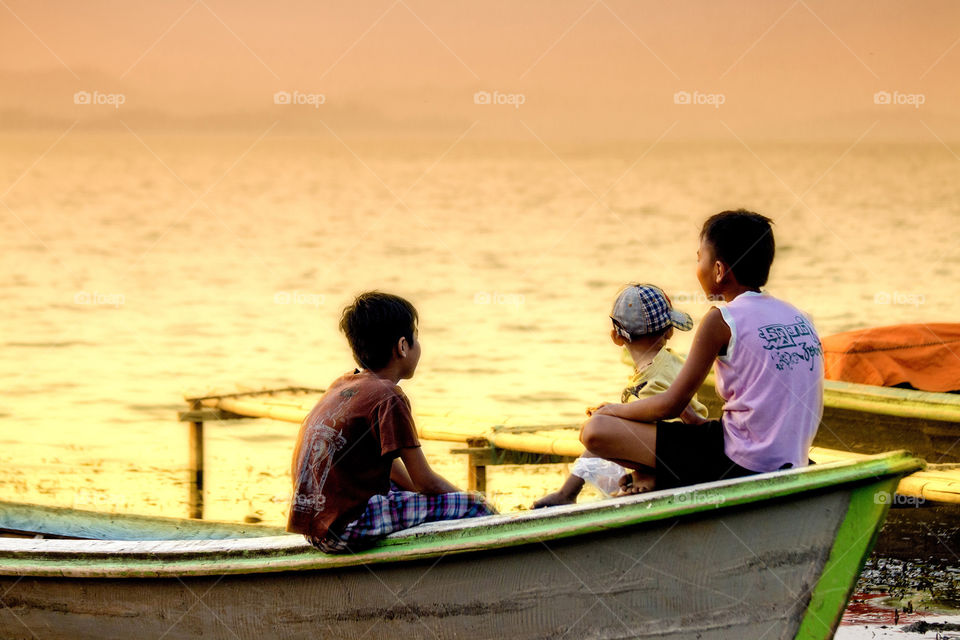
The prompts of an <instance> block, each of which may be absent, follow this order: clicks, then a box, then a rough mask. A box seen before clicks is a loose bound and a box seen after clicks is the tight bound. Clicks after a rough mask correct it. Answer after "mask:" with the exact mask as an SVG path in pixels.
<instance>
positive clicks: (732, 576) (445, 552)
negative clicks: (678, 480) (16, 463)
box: [0, 452, 922, 640]
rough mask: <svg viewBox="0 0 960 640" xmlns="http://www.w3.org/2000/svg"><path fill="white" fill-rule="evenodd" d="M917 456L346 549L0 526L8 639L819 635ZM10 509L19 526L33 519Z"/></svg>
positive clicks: (488, 520) (499, 519)
mask: <svg viewBox="0 0 960 640" xmlns="http://www.w3.org/2000/svg"><path fill="white" fill-rule="evenodd" d="M921 466H922V461H920V460H918V459H916V458H914V457H912V456H910V455H908V454H906V453H903V452H899V453H888V454H883V455H877V456H872V457H868V458H865V459H863V460H858V461H840V462H834V463H828V464H823V465H815V466H812V467H808V468H804V469H797V470H790V471H783V472H777V473H771V474H763V475H759V476H754V477H751V478H743V479H738V480H728V481H723V482H716V483H710V484H704V485H698V486H695V487H689V488H685V489H679V490H674V491H662V492H655V493H650V494H644V495H640V496H632V497H627V498H618V499H613V500H608V501H603V502H600V503H593V504H585V505H572V506H569V507H555V508H551V509H544V510H537V511H530V512H520V513H512V514H504V515H498V516H488V517H485V518H477V519H473V520H465V521H457V522H446V523H434V524H430V525H424V526H421V527H416V528H414V529H410V530H408V531H405V532H401V533H399V534H395V535H393V536H390V537H388V538H387V539H386V540H384V541H383V542H382V543H381V544H379V545H377V546H376V547H374V548H372V549H369V550H367V551H365V552H362V553H359V554H356V555H344V556H328V555H324V554H322V553H320V552H318V551H316V550H314V549H313V548H312V547H310V546H308V545H307V544H305V543H304V541H303V539H302V537H300V536H291V535H282V536H268V537H253V538H229V539H222V540H182V539H165V540H133V541H122V540H69V539H67V540H64V539H40V540H32V539H24V538H0V601H2V604H3V606H2V607H0V636H2V637H4V638H31V637H43V638H71V639H75V638H126V637H133V636H136V637H152V638H159V637H162V638H169V639H171V640H172V639H174V638H194V637H199V636H202V637H205V638H261V637H275V638H358V639H359V638H391V639H393V638H401V637H402V638H411V639H415V638H429V639H447V638H464V637H471V638H492V637H498V638H499V637H509V638H511V640H522V639H526V638H548V637H549V638H554V637H561V636H563V635H567V634H569V635H570V637H584V638H654V637H656V638H691V637H697V638H704V639H706V638H718V639H719V638H761V637H777V638H831V637H832V636H833V633H834V631H835V629H836V626H837V624H838V622H839V620H840V616H841V613H842V611H843V609H844V606H845V604H846V601H847V599H848V597H849V595H850V593H851V590H852V588H853V585H854V583H855V580H856V578H857V575H858V573H859V571H860V569H861V567H862V564H863V562H864V560H865V559H866V557H867V554H868V553H869V551H870V548H871V545H872V544H873V541H874V539H875V538H876V535H877V531H878V530H879V527H880V524H881V523H882V521H883V518H884V516H885V514H886V512H887V509H888V508H889V505H890V500H889V498H890V496H891V495H892V493H893V491H894V490H895V488H896V486H897V483H898V482H899V481H900V478H901V477H902V476H904V475H906V474H910V473H913V472H914V471H916V470H918V469H919V468H921ZM0 506H2V505H0ZM4 512H5V511H4V510H2V509H0V514H2V513H4ZM61 515H63V514H53V515H51V514H50V513H46V514H45V515H44V516H43V518H41V519H42V520H43V522H44V523H45V524H42V527H43V528H45V529H51V528H55V527H59V526H62V524H63V523H62V522H61V523H60V524H57V522H58V517H59V516H61ZM10 520H11V521H10V522H9V523H7V524H8V525H14V524H15V526H7V528H9V529H16V530H18V531H20V532H21V533H25V532H29V530H30V528H31V525H30V523H29V514H28V513H26V512H20V513H19V515H18V516H16V517H11V518H10ZM141 524H142V525H144V526H145V528H146V529H149V531H148V532H147V533H146V534H145V535H148V536H150V537H165V536H171V537H175V538H181V537H183V536H184V535H185V532H186V531H187V530H189V529H190V527H191V525H190V524H189V523H185V522H181V523H180V524H173V523H168V524H167V525H166V526H160V525H158V524H157V523H153V524H149V526H147V523H141ZM0 526H4V523H3V520H2V515H0ZM98 526H112V527H121V528H124V525H122V523H121V524H118V523H113V524H110V523H106V522H101V523H100V524H99V525H98ZM37 528H40V527H39V526H38V527H37ZM96 528H97V527H93V526H88V527H86V528H85V531H87V532H88V533H90V532H91V531H93V530H95V529H96ZM136 529H137V527H136V526H127V527H125V530H126V531H128V532H133V534H132V535H135V532H136Z"/></svg>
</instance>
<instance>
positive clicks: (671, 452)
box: [580, 209, 823, 489]
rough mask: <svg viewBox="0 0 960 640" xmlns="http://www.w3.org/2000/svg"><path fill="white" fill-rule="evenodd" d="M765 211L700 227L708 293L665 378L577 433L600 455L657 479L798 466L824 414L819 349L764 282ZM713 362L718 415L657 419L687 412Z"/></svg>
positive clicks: (806, 322) (803, 319)
mask: <svg viewBox="0 0 960 640" xmlns="http://www.w3.org/2000/svg"><path fill="white" fill-rule="evenodd" d="M774 249H775V245H774V240H773V230H772V228H771V221H770V219H769V218H766V217H765V216H762V215H759V214H756V213H752V212H750V211H745V210H743V209H740V210H737V211H724V212H722V213H718V214H716V215H714V216H711V217H710V218H709V219H708V220H707V221H706V222H705V223H704V225H703V228H702V230H701V231H700V248H699V250H698V251H697V279H698V280H699V281H700V286H701V287H702V288H703V291H704V293H706V294H707V296H709V297H710V298H711V299H716V297H717V296H720V297H722V298H723V300H724V301H725V302H726V305H724V306H723V307H720V308H717V307H714V308H711V309H710V310H709V311H708V312H707V314H706V315H705V316H704V318H703V320H702V321H701V323H700V328H699V329H698V330H697V334H696V336H695V337H694V339H693V345H692V347H691V349H690V354H689V356H687V361H686V363H685V364H684V365H683V368H682V369H681V371H680V374H679V375H678V376H677V378H676V380H674V382H673V384H671V385H670V388H669V389H667V390H666V391H664V392H663V393H660V394H657V395H655V396H650V397H648V398H642V399H640V400H637V401H636V402H631V403H629V404H608V405H603V406H601V407H599V408H597V409H596V410H595V411H594V412H593V416H592V417H591V418H590V419H589V420H588V421H587V422H586V424H584V427H583V431H582V432H581V435H580V439H581V441H582V442H583V444H584V446H585V447H586V448H587V450H588V451H590V452H591V453H593V454H594V455H598V456H601V457H603V458H606V459H609V460H614V461H624V463H626V464H634V465H636V464H642V465H645V466H648V467H653V468H654V469H655V471H656V485H657V488H658V489H665V488H669V487H676V486H684V485H689V484H696V483H700V482H710V481H713V480H720V479H723V478H733V477H739V476H745V475H750V474H754V473H762V472H767V471H776V470H779V469H789V468H792V467H802V466H805V465H807V463H808V455H809V451H810V445H811V443H812V442H813V438H814V435H815V434H816V432H817V427H818V426H819V424H820V418H821V416H822V414H823V355H822V350H821V347H820V340H819V338H818V337H817V333H816V331H815V330H814V328H813V323H812V322H811V321H810V319H809V318H808V317H807V316H806V315H805V314H804V313H803V312H802V311H800V310H799V309H797V308H796V307H794V306H792V305H790V304H788V303H786V302H783V301H782V300H778V299H777V298H774V297H773V296H771V295H769V294H768V293H764V292H761V291H760V287H762V286H764V285H765V284H766V282H767V277H768V275H769V273H770V265H771V264H772V263H773V255H774ZM714 363H716V379H717V393H718V394H719V395H720V397H721V398H723V400H724V405H723V416H722V419H721V420H714V421H710V422H704V423H703V424H698V425H693V424H690V425H686V424H682V423H678V422H663V420H666V419H669V418H675V417H677V416H679V415H681V413H682V412H683V410H684V409H685V407H686V406H687V404H688V403H689V402H690V400H691V398H693V395H694V393H695V392H696V391H697V390H698V389H699V388H700V385H701V384H703V381H704V379H705V378H706V377H707V373H709V371H710V367H712V366H714Z"/></svg>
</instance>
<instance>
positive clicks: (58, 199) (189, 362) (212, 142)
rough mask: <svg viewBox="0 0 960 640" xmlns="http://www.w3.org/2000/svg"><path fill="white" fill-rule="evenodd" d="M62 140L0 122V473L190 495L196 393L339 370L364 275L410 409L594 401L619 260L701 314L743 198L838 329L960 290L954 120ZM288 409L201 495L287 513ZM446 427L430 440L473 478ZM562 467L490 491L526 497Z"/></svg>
mask: <svg viewBox="0 0 960 640" xmlns="http://www.w3.org/2000/svg"><path fill="white" fill-rule="evenodd" d="M56 138H57V136H56V135H53V134H51V135H43V134H35V135H31V136H25V135H24V136H9V135H8V136H5V137H4V138H3V140H2V144H0V189H4V190H6V193H5V195H3V196H2V200H3V201H4V202H5V203H6V204H7V205H8V207H9V208H5V207H2V206H0V228H2V235H0V238H2V242H3V251H2V252H0V261H2V263H3V272H4V274H5V277H4V278H3V279H2V282H0V287H2V290H3V298H4V301H5V303H6V304H5V311H4V313H3V314H2V316H0V328H2V339H3V344H4V354H5V357H4V358H3V360H2V363H0V385H2V387H3V388H4V389H5V393H4V395H3V404H2V406H0V417H2V422H0V424H2V425H3V426H2V430H0V468H2V469H3V471H0V499H14V500H24V501H36V502H43V503H48V504H64V505H71V504H73V505H77V506H84V507H88V508H89V507H92V508H99V509H104V510H128V511H135V512H141V513H165V514H168V515H185V513H186V506H185V504H184V501H183V500H184V497H185V495H186V489H185V486H184V484H183V481H184V479H185V475H184V465H185V463H186V454H187V449H186V428H185V427H184V426H183V425H181V424H179V423H177V422H176V420H175V411H176V410H177V409H180V408H183V407H182V404H183V403H182V397H183V393H184V392H186V391H212V390H214V389H234V388H235V387H236V385H237V384H240V385H246V386H250V387H260V386H268V385H286V384H302V385H311V386H324V385H326V384H327V383H328V382H329V381H330V380H331V379H333V378H334V377H336V376H337V375H339V374H340V373H342V372H343V371H345V370H347V369H348V368H350V367H351V366H352V361H351V359H350V355H349V352H348V350H347V348H346V346H345V344H344V341H343V339H342V337H341V336H340V335H339V334H338V332H337V329H336V325H337V320H338V317H339V312H340V310H341V309H342V307H343V306H344V305H345V304H346V303H348V302H349V301H350V299H351V297H352V295H354V294H355V293H357V292H359V291H361V290H365V289H369V288H382V289H384V290H388V291H392V292H396V293H400V294H402V295H405V296H407V297H409V298H410V299H411V300H412V301H413V302H414V303H415V304H416V305H417V307H418V308H419V310H420V313H421V329H420V333H421V336H422V340H423V345H424V352H423V358H422V360H421V365H420V369H419V370H418V372H417V376H416V377H415V378H414V379H413V380H411V381H408V382H407V383H405V388H406V390H407V391H408V393H409V395H410V396H411V398H412V400H413V402H414V405H415V408H416V409H420V410H454V411H457V412H459V413H462V414H464V415H474V414H484V415H486V414H490V415H523V416H527V417H529V418H530V419H531V421H543V422H557V421H561V420H573V419H579V417H580V416H582V411H583V407H584V406H586V405H587V404H589V403H594V402H596V401H598V400H603V399H614V398H615V397H616V396H617V395H618V394H619V388H620V387H621V386H622V383H623V381H624V379H625V376H626V374H627V371H625V369H624V366H623V365H622V364H620V363H619V359H618V356H619V354H618V353H617V350H616V349H615V348H614V347H613V346H612V344H611V343H610V341H609V337H608V335H607V334H608V329H609V321H608V320H607V313H608V310H609V306H610V304H611V302H612V299H613V296H614V295H615V293H616V291H617V288H618V286H619V285H620V284H621V283H624V282H627V281H631V280H641V281H651V282H655V283H658V284H660V285H661V286H663V287H664V288H665V289H666V290H667V291H668V292H670V293H672V294H673V296H674V298H675V300H676V302H677V306H679V307H680V308H683V309H686V310H688V311H689V312H691V313H692V314H693V315H694V317H695V319H699V317H700V316H702V315H703V313H704V312H705V311H706V309H707V308H708V307H707V305H706V304H705V303H704V302H703V301H702V299H701V298H700V297H699V295H698V294H699V287H698V285H697V281H696V278H695V276H694V265H695V251H696V246H697V231H698V227H699V224H700V222H701V221H702V220H703V218H704V217H706V216H707V215H709V214H711V213H713V212H715V211H718V210H720V209H722V208H727V207H735V206H741V205H743V206H749V207H753V208H756V209H757V210H760V211H762V212H765V213H767V214H769V215H771V216H772V217H774V218H775V220H776V234H777V241H778V245H779V246H778V257H777V260H776V263H775V266H774V270H773V275H772V279H771V283H770V287H769V289H770V291H771V292H773V293H774V294H775V295H779V296H782V297H785V298H787V299H789V300H791V301H793V302H794V303H796V304H797V305H799V306H801V307H803V308H805V309H807V310H808V311H809V312H810V313H811V314H812V315H813V317H814V319H815V321H816V323H817V325H818V327H819V329H820V331H821V333H823V334H829V333H833V332H837V331H843V330H848V329H854V328H859V327H865V326H870V325H878V324H894V323H901V322H923V321H926V322H932V321H950V320H956V319H957V318H958V316H960V300H958V297H957V295H956V292H957V288H956V277H957V274H958V272H960V270H958V264H960V253H958V249H957V245H956V242H955V239H956V233H955V232H954V225H955V223H956V222H957V221H958V220H960V182H958V181H957V180H956V176H957V170H958V168H960V161H958V160H957V158H956V157H954V156H953V155H951V153H950V152H949V151H948V150H946V149H945V148H943V147H942V146H939V145H931V146H871V145H867V144H862V145H860V146H857V147H855V148H853V149H852V150H848V149H847V147H846V145H836V146H800V145H795V146H782V145H781V146H776V145H757V146H753V147H751V148H750V149H748V148H745V147H744V146H742V145H740V144H735V145H728V146H723V145H693V144H686V145H677V144H673V145H671V144H661V145H659V146H657V147H655V148H653V149H652V150H649V152H648V153H647V154H646V155H643V154H644V152H645V151H648V149H647V147H645V146H643V147H623V148H598V149H582V148H579V149H578V148H553V149H548V148H546V147H544V146H542V145H539V144H536V143H534V144H532V145H527V146H522V145H513V146H508V145H480V144H476V143H473V142H471V140H470V139H469V138H467V139H466V140H464V141H462V142H461V143H460V144H458V145H455V146H454V147H452V148H451V147H450V141H443V142H424V141H411V142H409V143H404V144H400V143H397V144H392V145H387V144H379V145H374V144H371V143H365V142H363V141H355V140H347V141H345V142H344V143H341V142H340V141H338V140H336V139H333V138H317V139H285V138H274V137H270V136H267V137H266V138H264V139H262V140H260V141H259V142H258V141H256V140H255V139H254V138H253V137H250V138H242V137H214V136H211V137H190V138H186V137H181V138H176V137H169V136H167V137H158V136H142V137H141V138H140V139H138V138H137V137H135V136H134V135H132V134H130V133H128V132H123V133H116V134H90V133H81V132H76V131H75V132H71V133H70V134H69V135H67V136H66V137H65V138H64V139H63V140H61V141H59V142H58V143H56V144H54V143H55V142H56ZM51 145H54V146H53V147H52V148H50V147H51ZM347 145H348V146H347ZM45 152H46V153H45ZM641 156H642V157H641ZM8 185H10V188H9V189H7V186H8ZM0 193H2V192H0ZM688 340H689V336H681V337H680V338H679V339H678V340H677V343H676V346H677V347H678V348H679V349H681V350H685V349H686V346H687V344H688ZM295 432H296V430H295V428H294V426H293V425H288V424H275V423H269V422H265V421H261V422H256V421H249V422H248V421H243V422H239V423H233V424H229V425H226V426H222V427H220V426H218V427H212V428H211V429H209V430H208V454H207V455H208V465H209V467H210V471H209V478H208V491H209V498H208V508H207V514H208V516H209V517H212V518H221V519H238V518H242V517H243V516H245V515H250V514H257V515H259V516H260V517H262V518H263V519H264V520H265V521H266V522H273V523H280V522H283V521H284V519H285V518H284V514H285V510H286V495H287V492H288V480H287V475H286V474H287V470H288V468H289V460H290V451H291V446H292V442H291V439H292V438H293V436H294V435H295ZM447 448H448V446H447V445H437V444H432V445H430V446H429V448H428V453H430V454H431V455H432V456H433V457H434V459H435V461H436V463H437V466H438V467H439V468H440V469H441V470H442V471H443V472H445V473H447V474H449V475H450V476H451V479H453V480H454V481H456V482H460V483H463V482H464V476H465V472H464V466H463V464H464V463H463V461H462V460H461V459H458V458H455V457H454V456H451V455H447V454H446V450H447ZM562 473H563V470H562V469H559V468H541V469H532V468H526V469H513V470H511V469H497V470H494V471H493V473H492V474H491V489H492V490H493V491H494V492H495V500H496V502H497V503H498V504H499V506H500V507H501V508H504V509H512V508H515V507H517V506H518V505H523V504H527V503H528V502H529V501H530V500H532V498H533V497H535V496H537V495H539V494H540V493H541V492H542V491H543V490H544V488H545V487H546V486H549V485H551V484H552V483H554V482H556V481H557V479H559V478H560V477H561V475H562Z"/></svg>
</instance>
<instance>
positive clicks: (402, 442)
mask: <svg viewBox="0 0 960 640" xmlns="http://www.w3.org/2000/svg"><path fill="white" fill-rule="evenodd" d="M419 446H420V441H419V440H418V439H417V432H416V429H415V428H414V424H413V414H412V413H411V411H410V401H409V400H407V397H406V396H405V395H404V394H403V391H401V390H400V387H398V386H396V385H395V384H392V383H391V382H389V381H387V380H384V379H382V378H378V377H377V376H376V375H374V374H372V373H370V372H367V371H363V372H354V373H348V374H346V375H344V376H341V377H340V378H338V379H337V380H336V381H335V382H334V383H333V384H332V385H331V386H330V388H329V389H327V391H326V393H324V394H323V397H322V398H320V401H319V402H318V403H317V406H315V407H314V408H313V410H312V411H311V412H310V414H309V415H308V416H307V417H306V419H305V420H304V421H303V424H302V425H301V427H300V435H299V436H298V437H297V446H296V449H295V450H294V452H293V467H292V472H293V499H292V500H291V504H290V516H289V518H288V520H287V531H290V532H291V533H303V534H306V535H310V536H316V537H323V536H324V535H326V533H327V530H328V529H332V530H333V531H334V532H338V531H339V530H341V529H342V528H343V527H345V526H346V525H348V524H349V523H351V522H353V521H354V520H356V519H357V518H358V517H360V514H362V513H363V510H364V507H366V505H367V501H368V500H369V499H370V498H371V497H372V496H373V495H375V494H378V493H379V494H386V493H387V492H388V491H389V490H390V467H391V465H392V464H393V460H394V459H395V458H396V457H397V456H398V455H400V451H399V450H400V449H402V448H405V447H419Z"/></svg>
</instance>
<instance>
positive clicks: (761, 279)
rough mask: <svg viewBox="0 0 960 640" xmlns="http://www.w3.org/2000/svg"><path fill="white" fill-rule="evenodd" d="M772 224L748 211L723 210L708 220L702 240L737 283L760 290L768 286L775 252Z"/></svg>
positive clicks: (702, 232)
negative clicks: (727, 268)
mask: <svg viewBox="0 0 960 640" xmlns="http://www.w3.org/2000/svg"><path fill="white" fill-rule="evenodd" d="M772 224H773V220H771V219H770V218H768V217H766V216H762V215H760V214H759V213H754V212H752V211H747V210H746V209H737V210H736V211H723V212H721V213H718V214H716V215H712V216H710V217H709V218H707V221H706V222H704V223H703V228H702V229H701V230H700V238H702V239H704V240H706V241H707V242H709V243H710V245H711V246H712V247H713V250H714V251H715V252H716V254H717V259H718V260H720V261H721V262H723V263H725V264H726V265H727V266H729V267H730V269H731V270H732V271H733V276H734V277H735V278H736V279H737V282H739V283H740V284H742V285H743V286H745V287H756V288H760V287H762V286H763V285H765V284H767V278H768V277H769V275H770V265H771V264H772V263H773V254H774V252H775V250H776V247H775V245H774V241H773V228H772V227H771V225H772Z"/></svg>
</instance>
